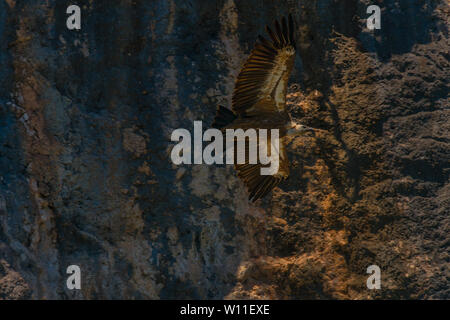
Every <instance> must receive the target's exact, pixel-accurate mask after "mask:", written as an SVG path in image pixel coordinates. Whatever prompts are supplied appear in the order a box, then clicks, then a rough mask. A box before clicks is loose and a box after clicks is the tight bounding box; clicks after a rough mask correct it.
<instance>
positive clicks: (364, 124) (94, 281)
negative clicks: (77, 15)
mask: <svg viewBox="0 0 450 320" xmlns="http://www.w3.org/2000/svg"><path fill="white" fill-rule="evenodd" d="M77 2H78V4H79V5H80V6H81V9H82V28H81V30H80V31H70V30H68V29H67V28H66V18H67V16H68V15H66V8H67V7H68V6H69V5H70V4H73V3H72V1H66V0H63V1H56V0H55V1H53V0H50V1H20V0H16V1H14V0H5V1H0V39H1V41H0V62H1V63H0V65H1V68H0V299H2V298H4V299H29V298H33V299H43V298H46V299H100V298H102V299H103V298H106V299H112V298H123V299H158V298H161V299H167V298H202V299H208V298H229V299H237V298H265V299H302V298H310V299H319V298H328V299H348V298H351V299H359V298H402V299H409V298H420V299H432V298H434V299H437V298H441V299H442V298H447V299H448V298H450V291H449V290H450V287H449V277H450V271H449V268H448V265H449V237H448V233H449V224H450V220H449V213H450V183H449V173H450V166H449V163H450V140H449V139H450V134H449V133H450V108H449V99H448V76H449V71H450V68H449V38H448V17H449V6H448V3H447V1H445V0H442V1H437V0H436V1H432V0H422V1H409V0H385V1H369V0H360V1H356V0H349V1H347V0H346V1H333V0H319V1H307V0H299V1H289V0H288V1H272V0H270V1H269V0H267V1H260V0H251V1H236V0H220V1H208V2H205V1H194V0H193V1H175V0H162V1H140V0H135V1H128V0H116V1H101V0H96V1H77ZM370 4H378V5H380V7H381V8H382V13H381V14H382V26H381V30H375V31H369V30H367V29H366V20H365V19H366V18H367V17H368V16H369V15H368V14H367V13H366V8H367V6H369V5H370ZM288 12H292V13H293V14H294V16H295V17H296V19H297V21H298V24H299V28H298V33H297V36H298V44H299V45H298V47H299V50H298V51H299V52H298V57H297V61H296V69H295V71H294V73H293V75H292V78H291V86H290V88H289V93H288V101H289V102H288V106H289V110H290V113H291V114H292V116H293V117H294V118H295V119H297V120H299V121H301V122H303V123H305V124H307V125H310V126H315V127H319V128H322V129H325V130H326V132H325V133H321V134H319V135H317V136H316V137H306V138H305V137H303V138H301V137H297V138H294V139H292V141H291V142H290V143H289V148H288V153H289V158H290V160H291V163H292V168H291V176H290V177H289V179H288V180H287V181H286V182H284V183H282V184H281V185H280V186H279V187H278V188H276V189H275V190H274V191H273V192H272V193H271V194H270V195H269V196H268V197H267V198H265V199H263V200H262V201H258V202H256V203H255V204H251V203H249V202H248V200H247V195H246V191H245V188H244V187H243V185H242V183H241V182H240V180H238V179H237V177H236V175H235V173H234V170H233V169H232V168H231V167H229V166H208V165H195V166H188V165H184V166H175V165H173V164H172V162H171V161H170V150H171V147H172V145H173V144H172V143H171V142H170V134H171V132H172V130H173V129H175V128H179V127H183V128H187V129H189V130H192V125H193V121H194V120H202V121H204V123H211V122H212V119H213V116H214V114H215V108H216V105H217V104H219V103H220V104H223V105H229V103H230V97H231V93H232V90H233V87H234V79H235V76H236V75H237V73H238V72H239V69H240V67H241V65H242V63H243V61H244V60H245V58H246V56H247V54H248V53H249V52H250V50H251V48H252V46H253V44H254V42H255V39H256V35H257V34H258V33H263V27H264V25H265V24H266V23H268V22H271V21H273V19H275V18H278V17H280V16H281V15H285V14H287V13H288ZM72 264H75V265H79V266H80V268H81V272H82V288H81V290H73V291H72V290H68V289H67V287H66V279H67V276H68V275H67V274H66V268H67V267H68V266H69V265H72ZM373 264H375V265H378V266H380V268H381V271H382V274H381V278H382V289H381V290H368V289H367V287H366V279H367V277H368V274H366V269H367V267H368V266H369V265H373Z"/></svg>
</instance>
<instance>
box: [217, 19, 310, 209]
mask: <svg viewBox="0 0 450 320" xmlns="http://www.w3.org/2000/svg"><path fill="white" fill-rule="evenodd" d="M266 31H267V34H268V35H269V36H270V40H267V39H266V38H264V37H262V36H258V40H259V41H258V42H257V43H256V44H255V47H254V48H253V50H252V52H251V53H250V56H249V57H248V59H247V61H246V62H245V64H244V66H243V67H242V69H241V71H240V73H239V75H238V77H237V80H236V84H235V89H234V92H233V98H232V111H231V110H229V109H227V108H225V107H223V106H219V107H218V108H217V114H216V117H215V120H214V123H213V125H212V126H213V127H214V128H217V129H220V130H222V131H225V130H226V129H239V128H241V129H243V130H246V129H248V128H254V129H261V128H264V129H279V137H280V139H279V141H280V142H279V149H278V152H279V155H278V156H279V166H278V172H277V173H275V174H273V175H261V172H260V168H261V166H263V165H262V164H261V163H257V164H250V163H249V161H248V158H246V159H247V161H246V162H245V163H244V164H236V162H235V165H234V167H235V169H236V171H237V173H238V176H239V178H240V179H242V180H243V182H244V184H245V185H246V187H247V189H248V191H249V200H251V201H256V200H257V199H260V198H263V197H264V196H265V195H267V194H268V193H269V192H270V191H271V190H272V189H273V188H274V187H276V186H277V185H278V184H279V183H280V182H281V181H283V180H284V179H286V178H287V177H288V176H289V161H288V158H287V154H286V142H285V141H284V140H285V139H284V137H286V136H287V135H293V134H300V133H304V132H308V131H312V130H314V129H312V128H309V127H307V126H304V125H301V124H296V123H295V122H293V121H292V120H291V118H290V116H289V114H288V113H287V111H286V90H287V83H288V79H289V75H290V73H291V71H292V67H293V66H294V60H295V50H296V46H295V36H294V21H293V19H292V16H291V15H289V17H288V19H286V18H284V17H283V18H282V19H281V24H280V23H279V22H278V21H275V23H274V30H272V29H271V28H270V27H269V26H266ZM268 131H269V132H270V130H268ZM258 143H259V141H258ZM269 143H270V141H268V142H267V144H269ZM246 147H247V149H248V146H246ZM247 152H248V151H247Z"/></svg>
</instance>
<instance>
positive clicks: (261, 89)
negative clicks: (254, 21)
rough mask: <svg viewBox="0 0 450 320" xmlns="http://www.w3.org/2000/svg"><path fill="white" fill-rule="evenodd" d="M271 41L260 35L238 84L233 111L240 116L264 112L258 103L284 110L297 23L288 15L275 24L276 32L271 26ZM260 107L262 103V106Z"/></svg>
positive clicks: (234, 94)
mask: <svg viewBox="0 0 450 320" xmlns="http://www.w3.org/2000/svg"><path fill="white" fill-rule="evenodd" d="M266 31H267V33H268V34H269V36H270V39H271V40H270V41H269V40H266V39H265V38H263V37H261V36H259V37H258V39H259V41H258V42H257V43H256V45H255V47H254V49H253V50H252V52H251V54H250V56H249V58H248V59H247V61H246V63H245V64H244V66H243V68H242V70H241V72H240V73H239V76H238V78H237V81H236V85H235V89H234V92H233V100H232V101H233V105H232V108H233V111H234V112H235V113H237V114H238V115H240V116H252V115H255V114H260V113H265V112H267V110H259V109H258V105H257V102H259V101H261V100H262V99H265V100H267V101H269V102H270V105H271V107H272V110H271V111H272V112H276V111H278V112H282V111H284V107H285V103H286V89H287V82H288V79H289V75H290V73H291V70H292V67H293V65H294V59H295V39H294V21H293V19H292V16H291V15H289V18H288V21H287V20H286V18H284V17H283V19H282V20H281V25H280V23H279V22H278V21H275V32H273V31H272V30H271V29H270V28H269V27H268V26H266ZM259 105H261V103H260V104H259Z"/></svg>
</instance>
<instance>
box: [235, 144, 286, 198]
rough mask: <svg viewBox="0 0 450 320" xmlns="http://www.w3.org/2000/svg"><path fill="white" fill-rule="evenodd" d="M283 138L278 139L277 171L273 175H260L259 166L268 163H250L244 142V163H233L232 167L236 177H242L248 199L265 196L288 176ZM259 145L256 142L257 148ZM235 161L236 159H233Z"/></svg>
mask: <svg viewBox="0 0 450 320" xmlns="http://www.w3.org/2000/svg"><path fill="white" fill-rule="evenodd" d="M283 140H284V139H280V140H279V141H280V143H279V149H278V150H277V156H278V159H279V162H278V172H276V173H275V174H273V175H261V168H262V167H267V166H268V165H261V163H259V161H258V164H250V163H249V161H248V159H249V157H248V150H249V148H248V143H246V148H245V153H246V158H245V159H246V163H244V164H235V165H234V168H235V169H236V171H237V173H238V177H239V178H241V179H242V181H243V182H244V184H245V186H246V187H247V190H248V192H249V200H251V201H256V200H258V199H261V198H263V197H265V196H266V195H267V194H268V193H269V192H270V191H271V190H272V189H273V188H275V187H276V186H278V184H279V183H280V182H281V181H283V180H285V179H286V178H287V177H288V176H289V162H288V158H287V153H286V147H285V143H284V141H283ZM267 144H268V146H269V147H268V148H270V144H271V140H270V137H269V138H268V139H267ZM260 147H261V146H260V145H259V144H258V149H259V148H260ZM235 163H236V159H235Z"/></svg>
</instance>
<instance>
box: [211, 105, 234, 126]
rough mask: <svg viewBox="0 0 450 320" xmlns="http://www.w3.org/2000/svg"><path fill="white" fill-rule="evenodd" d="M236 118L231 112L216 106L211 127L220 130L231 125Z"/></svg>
mask: <svg viewBox="0 0 450 320" xmlns="http://www.w3.org/2000/svg"><path fill="white" fill-rule="evenodd" d="M236 118H237V116H236V115H235V114H234V112H233V111H231V110H229V109H227V108H225V107H222V106H218V107H217V111H216V116H215V117H214V122H213V124H212V127H213V128H216V129H222V128H223V127H226V126H227V125H229V124H230V123H232V122H233V121H234V120H235V119H236Z"/></svg>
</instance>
